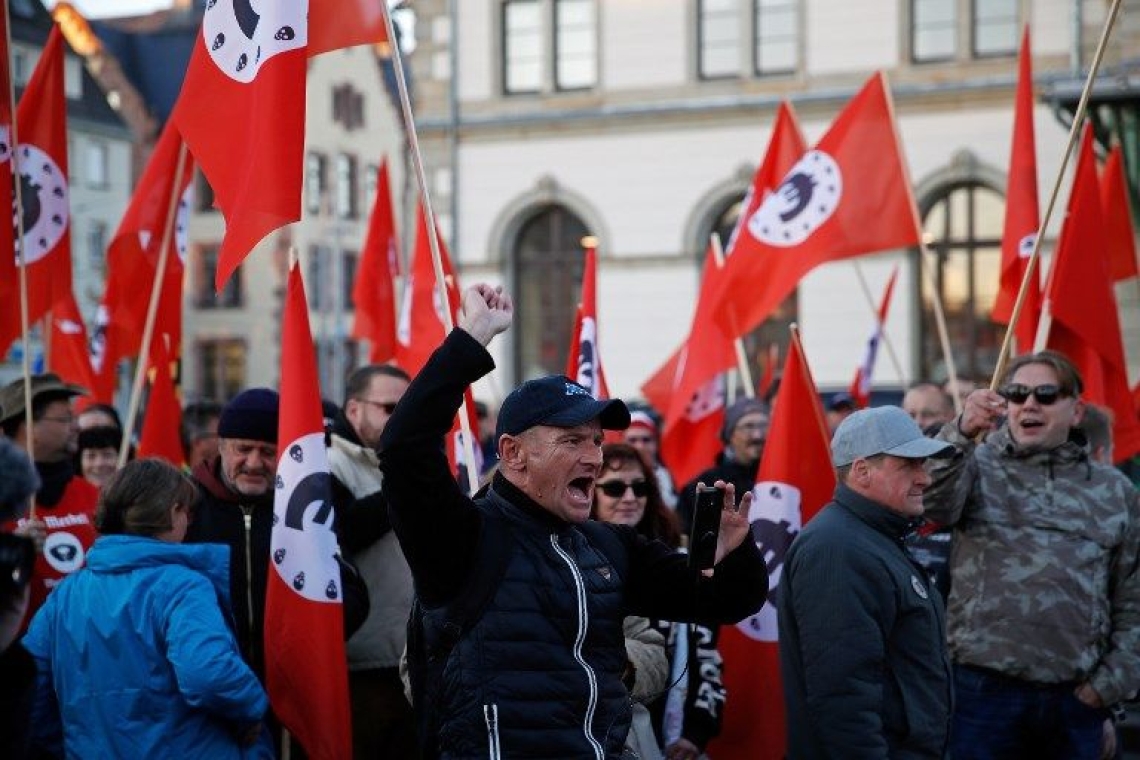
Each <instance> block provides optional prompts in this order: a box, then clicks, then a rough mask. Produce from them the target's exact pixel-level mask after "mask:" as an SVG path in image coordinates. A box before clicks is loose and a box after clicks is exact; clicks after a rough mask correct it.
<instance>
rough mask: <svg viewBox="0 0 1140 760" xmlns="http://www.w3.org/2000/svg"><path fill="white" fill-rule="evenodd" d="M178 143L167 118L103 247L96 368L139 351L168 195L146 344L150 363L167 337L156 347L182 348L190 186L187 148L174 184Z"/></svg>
mask: <svg viewBox="0 0 1140 760" xmlns="http://www.w3.org/2000/svg"><path fill="white" fill-rule="evenodd" d="M181 147H182V139H181V136H180V135H179V134H178V130H177V129H175V128H174V126H173V122H168V123H167V125H166V128H165V129H163V131H162V134H161V135H160V136H159V138H158V142H157V143H156V144H155V147H154V152H153V153H151V156H150V160H149V161H147V165H146V169H144V170H143V174H142V177H141V178H140V179H139V183H138V185H137V186H136V187H135V192H134V194H133V195H132V196H131V203H130V205H129V206H128V207H127V210H126V213H124V214H123V218H122V221H120V222H119V228H118V229H117V230H116V231H115V236H114V237H113V238H112V239H111V244H110V245H109V246H108V248H107V289H106V291H105V293H104V295H103V307H104V309H105V320H106V323H105V326H104V328H103V330H104V331H103V339H104V341H105V344H104V348H103V351H102V355H101V358H100V368H106V369H107V370H108V371H110V372H114V369H115V365H117V364H118V362H119V360H120V359H122V358H125V357H128V356H137V355H138V354H139V352H140V348H141V346H140V344H141V342H142V336H143V331H144V328H145V326H146V314H147V309H148V308H149V305H150V293H151V290H152V288H153V286H154V278H155V277H156V276H157V274H158V270H157V267H158V257H159V253H160V251H159V248H160V247H161V245H162V237H163V234H164V233H165V229H166V221H167V217H168V216H169V213H170V203H171V199H172V197H173V199H174V202H175V203H176V204H177V208H176V210H175V215H174V229H173V230H172V231H171V233H172V234H171V236H170V250H169V251H168V252H167V256H166V273H165V275H164V277H163V282H162V291H161V294H160V296H159V304H158V311H157V312H156V314H155V324H154V329H153V333H152V334H153V336H154V337H153V339H152V342H151V348H150V350H151V353H152V356H153V358H152V364H154V365H157V364H158V362H159V361H160V360H159V358H158V352H159V350H160V348H162V349H165V344H163V345H161V346H160V344H162V343H163V341H166V340H168V341H169V342H170V349H169V350H163V351H162V353H164V354H167V355H169V356H171V357H173V358H175V359H177V358H178V356H180V355H181V353H182V352H181V346H182V273H183V261H184V260H185V257H186V240H187V229H188V224H189V219H190V208H191V205H192V203H191V197H192V195H193V192H194V190H193V184H192V180H193V178H194V161H193V159H192V158H191V157H190V154H189V153H186V154H185V158H184V161H183V165H182V176H181V179H180V181H179V185H178V187H177V188H174V179H175V174H177V172H178V156H179V152H180V149H181ZM164 336H165V337H164Z"/></svg>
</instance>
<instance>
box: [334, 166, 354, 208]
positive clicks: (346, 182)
mask: <svg viewBox="0 0 1140 760" xmlns="http://www.w3.org/2000/svg"><path fill="white" fill-rule="evenodd" d="M356 204H357V191H356V157H355V156H350V155H348V154H347V153H341V154H339V155H338V156H337V157H336V215H337V218H339V219H355V218H356V215H357V205H356Z"/></svg>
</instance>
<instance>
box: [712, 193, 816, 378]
mask: <svg viewBox="0 0 1140 760" xmlns="http://www.w3.org/2000/svg"><path fill="white" fill-rule="evenodd" d="M743 204H744V197H743V196H741V197H739V198H737V199H736V200H734V201H731V202H729V203H728V204H727V205H726V206H725V207H724V210H722V211H721V212H720V214H718V215H717V216H716V217H715V219H716V222H715V223H714V225H713V229H712V231H713V232H716V233H717V234H718V235H719V236H720V240H721V244H722V245H724V247H725V248H726V249H727V248H728V244H729V241H730V240H731V238H732V231H733V229H735V228H736V223H737V220H739V219H740V212H741V210H742V207H743ZM701 266H702V267H703V266H704V257H703V256H702V257H701ZM799 311H800V299H799V292H798V291H795V290H794V291H792V293H791V295H789V296H788V297H787V298H785V299H784V301H783V302H782V303H781V304H780V306H779V307H778V308H777V309H776V311H775V312H774V313H773V314H772V315H771V316H770V317H768V319H766V320H764V321H763V322H761V323H760V324H759V325H758V326H757V327H756V329H754V330H752V331H751V332H749V333H748V334H747V335H745V336H744V353H745V355H746V356H747V357H748V368H749V370H750V371H751V372H752V381H753V382H759V380H760V376H761V374H762V373H763V372H764V370H765V366H766V364H767V362H768V356H769V348H770V347H771V346H773V345H775V346H777V347H778V348H779V356H780V357H781V359H780V362H781V363H782V361H783V358H782V357H784V356H786V355H787V353H788V352H787V348H788V343H789V342H790V341H791V334H790V332H789V331H788V328H789V327H790V326H791V324H792V323H793V322H795V321H797V320H798V319H799ZM779 369H780V366H777V367H775V370H776V371H778V370H779ZM760 390H761V391H763V390H764V389H760Z"/></svg>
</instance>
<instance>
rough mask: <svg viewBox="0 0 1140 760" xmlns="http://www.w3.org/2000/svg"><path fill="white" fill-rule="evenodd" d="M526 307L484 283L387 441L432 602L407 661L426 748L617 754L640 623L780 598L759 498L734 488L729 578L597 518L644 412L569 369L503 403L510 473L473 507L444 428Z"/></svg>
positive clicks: (417, 623) (399, 505) (388, 470)
mask: <svg viewBox="0 0 1140 760" xmlns="http://www.w3.org/2000/svg"><path fill="white" fill-rule="evenodd" d="M512 315H513V307H512V304H511V300H510V298H509V297H508V296H507V295H506V294H504V293H503V292H502V291H501V289H496V288H491V287H490V286H487V285H479V286H476V287H474V288H471V289H469V290H467V291H466V293H465V294H464V298H463V308H462V312H461V314H460V317H459V320H458V322H459V324H458V327H457V328H456V329H455V330H453V331H452V332H451V334H450V335H449V336H448V337H447V339H446V340H445V341H444V343H443V345H442V346H441V347H440V348H438V349H437V350H436V351H435V353H434V354H432V356H431V358H430V359H429V360H428V362H427V364H426V365H425V366H424V368H423V369H422V370H421V371H420V373H419V374H418V375H417V376H416V377H415V378H414V379H413V380H412V383H411V385H410V386H408V389H407V391H406V392H405V394H404V396H403V398H402V399H401V400H400V402H399V404H397V406H396V408H395V410H394V411H393V413H392V416H391V417H390V418H389V420H388V424H387V425H386V426H385V428H384V433H383V435H382V436H381V439H380V447H379V449H380V451H381V452H382V453H381V469H382V470H383V472H384V492H385V494H386V496H387V499H388V505H389V512H390V514H391V518H392V526H393V528H394V530H395V531H396V536H397V538H398V539H399V541H400V545H401V548H402V549H403V550H404V556H405V557H406V558H407V560H408V565H409V567H410V568H411V570H412V578H413V579H414V582H415V589H416V594H417V602H416V605H415V607H414V608H413V613H412V618H411V621H410V623H409V627H408V666H409V675H410V681H411V686H412V698H413V703H414V705H413V707H414V709H415V712H416V718H417V729H418V734H419V736H420V739H421V744H422V746H421V751H422V756H424V757H443V758H460V757H462V758H469V757H550V758H564V757H565V758H571V757H572V758H594V759H595V760H603V758H618V757H621V756H622V750H623V747H624V744H625V737H626V733H627V732H628V730H629V725H630V712H631V708H630V696H629V690H628V689H629V684H630V683H632V681H633V675H634V673H633V672H632V668H631V667H630V665H629V658H628V656H627V654H626V649H625V639H624V635H623V632H622V621H623V619H624V618H625V617H626V616H627V615H642V616H645V617H652V618H661V619H666V620H680V621H698V620H699V621H708V622H712V623H730V622H735V621H737V620H740V619H742V618H744V617H746V616H747V615H750V614H752V613H753V612H754V611H756V610H758V609H759V608H760V607H761V606H762V605H763V603H764V598H765V596H766V594H767V591H768V582H767V570H766V568H765V565H764V559H763V557H762V556H761V555H760V552H759V550H758V549H757V548H756V544H755V542H753V541H746V540H745V539H746V538H747V537H748V535H749V527H748V520H747V514H748V505H749V503H750V501H751V496H750V494H749V495H745V496H744V498H743V499H742V501H741V504H740V506H739V508H738V507H737V504H736V501H735V493H734V490H735V489H733V488H732V486H731V485H730V486H728V487H727V488H725V496H724V502H723V507H722V512H721V530H720V534H719V541H718V546H717V552H716V560H717V564H716V567H715V568H714V569H713V570H712V571H704V572H698V571H696V570H692V569H690V568H689V567H688V563H687V559H686V557H685V555H683V554H680V553H677V552H674V551H673V550H671V549H670V548H669V547H668V546H666V545H665V544H663V543H661V542H659V541H649V540H647V539H645V538H643V537H641V536H640V534H638V533H635V532H634V531H633V529H632V528H629V527H626V526H617V525H610V524H608V523H599V522H596V521H592V520H590V519H589V516H590V505H591V502H592V501H593V496H594V488H595V485H596V482H597V479H598V476H599V475H600V474H601V467H602V449H601V447H602V431H603V430H620V429H623V428H625V427H626V426H627V425H629V410H628V409H626V406H625V404H623V403H622V402H621V401H619V400H612V401H599V400H597V399H594V398H593V397H592V396H591V395H590V393H589V391H587V390H586V389H585V388H583V387H582V386H581V385H579V384H578V383H576V382H574V381H572V380H570V379H569V378H566V377H562V376H557V375H556V376H549V377H542V378H538V379H535V380H530V381H527V382H526V383H523V384H522V385H521V386H520V387H519V388H517V389H515V390H514V391H513V392H511V393H510V394H509V395H508V396H507V398H506V400H504V401H503V404H502V407H501V408H500V411H499V419H498V425H497V428H496V439H497V446H498V449H497V450H498V454H499V460H500V464H499V468H500V469H499V472H498V473H497V474H496V475H495V478H494V480H493V482H492V483H491V485H490V487H489V488H487V489H485V490H484V491H482V492H480V494H478V495H477V496H476V497H475V498H474V499H472V498H469V497H468V496H466V495H464V494H463V493H462V492H461V491H460V490H459V487H458V485H457V484H456V481H455V479H454V478H453V477H452V474H451V472H450V470H449V467H448V462H447V457H446V456H445V453H444V448H443V446H442V441H443V436H444V434H445V433H447V431H448V430H449V429H450V428H451V421H452V419H453V418H454V417H455V412H456V410H457V409H458V408H459V405H460V402H461V400H462V398H463V392H464V390H465V389H466V387H467V385H468V384H469V383H472V382H474V381H475V380H477V379H478V378H480V377H482V376H483V375H485V374H486V373H488V372H490V371H491V369H493V368H494V362H493V361H492V360H491V355H490V354H489V353H488V352H487V350H486V348H485V347H486V345H487V344H488V343H490V341H491V339H492V338H493V337H494V336H495V335H497V334H499V333H501V332H503V331H505V330H506V329H507V328H508V327H509V326H510V323H511V320H512ZM721 485H723V482H722V483H721ZM705 573H709V574H705Z"/></svg>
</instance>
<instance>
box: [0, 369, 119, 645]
mask: <svg viewBox="0 0 1140 760" xmlns="http://www.w3.org/2000/svg"><path fill="white" fill-rule="evenodd" d="M31 390H32V393H31V396H32V430H31V438H32V459H33V460H34V461H35V465H36V470H37V472H38V473H39V476H40V480H41V481H42V485H41V486H40V488H39V490H38V491H36V499H35V504H36V510H35V517H27V516H25V517H22V518H20V520H19V521H18V522H17V524H16V530H15V532H16V533H18V534H20V535H26V536H30V537H31V538H33V539H34V540H35V542H36V548H37V549H38V552H37V555H36V566H35V570H34V571H33V575H32V583H31V601H30V603H29V604H28V613H27V616H26V617H25V618H24V622H25V625H26V624H27V621H28V620H30V619H31V616H32V615H34V614H35V612H36V610H38V609H39V608H40V605H41V604H43V601H44V599H45V598H46V597H47V595H48V592H49V591H51V590H52V589H53V588H55V586H56V585H58V584H59V582H60V581H62V580H63V579H64V578H65V577H66V576H68V575H70V574H71V573H73V572H75V571H76V570H78V569H79V568H81V567H83V565H84V562H85V561H86V558H87V550H88V549H90V548H91V544H93V543H94V542H95V502H96V501H97V500H98V498H99V489H97V488H96V487H95V486H93V485H91V484H90V483H88V482H87V481H86V480H84V479H83V478H81V477H80V476H79V475H78V474H77V473H76V472H75V468H74V464H73V461H74V457H75V452H76V445H77V439H78V433H79V429H78V427H77V426H76V424H75V414H74V413H73V412H72V409H71V400H72V399H73V398H74V397H76V396H81V395H83V394H85V393H86V392H87V391H86V390H85V389H83V388H81V387H79V386H77V385H71V384H69V383H65V382H64V381H63V380H61V379H60V378H59V377H58V376H57V375H53V374H50V373H48V374H43V375H32V378H31ZM24 400H25V396H24V381H23V380H22V379H20V380H15V381H13V382H11V383H9V384H8V385H6V386H4V388H3V389H0V428H2V429H3V431H4V435H5V436H7V437H8V438H11V439H12V440H13V442H14V443H16V445H18V446H19V447H20V448H21V449H26V448H27V440H28V427H27V416H26V409H27V407H26V406H25V403H24Z"/></svg>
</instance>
